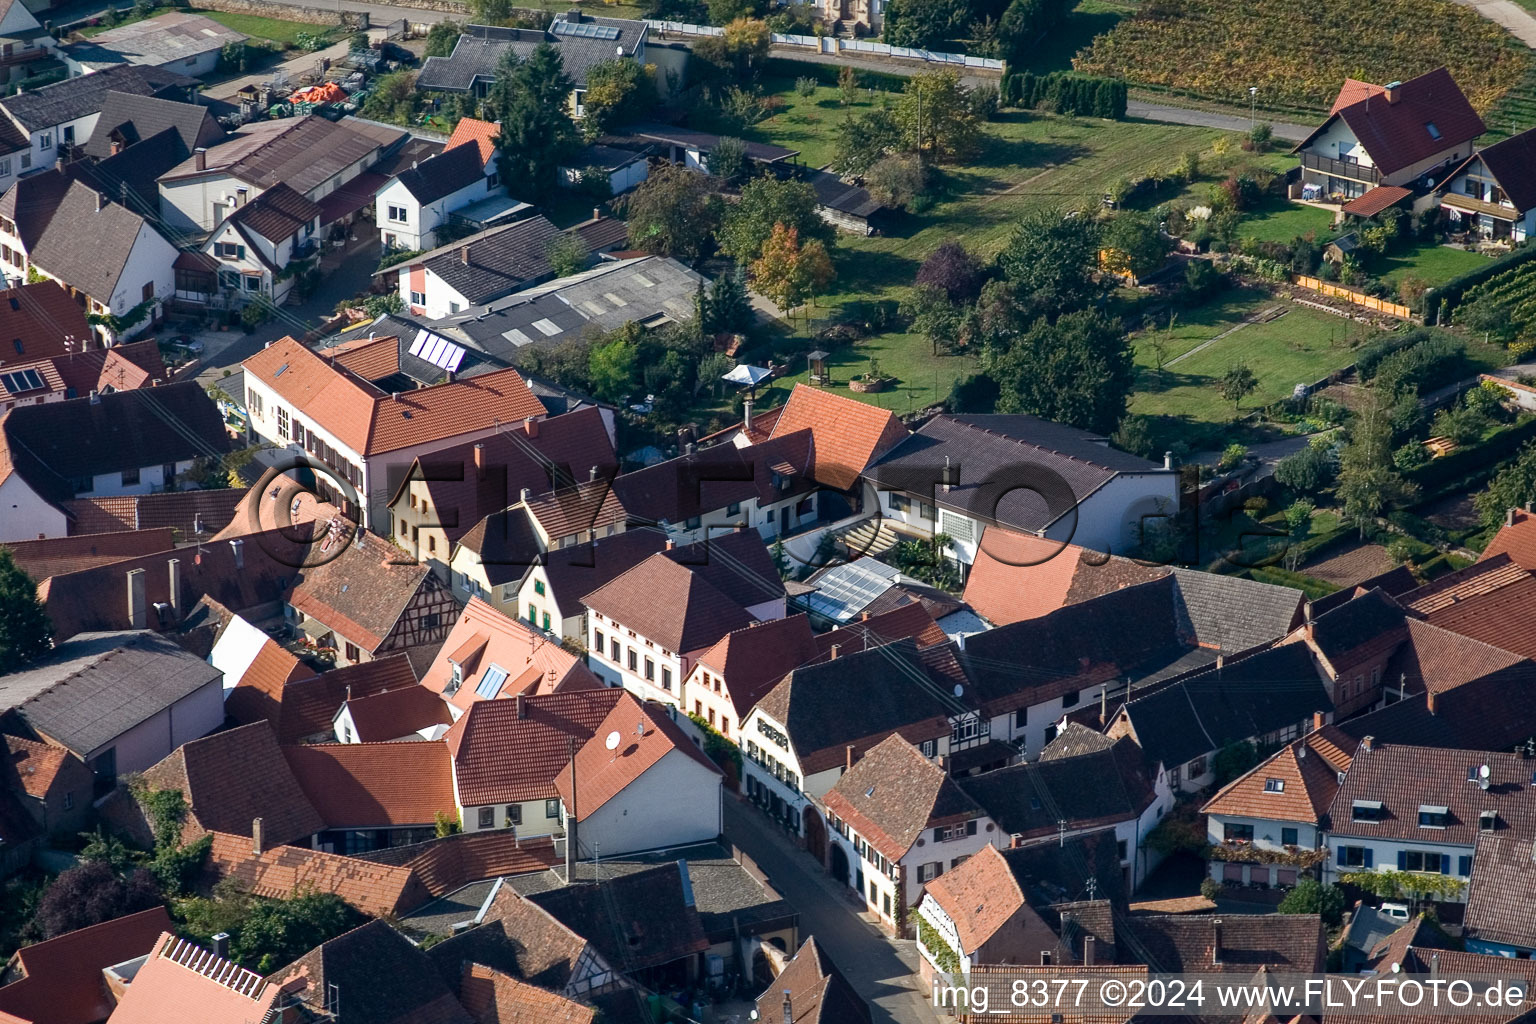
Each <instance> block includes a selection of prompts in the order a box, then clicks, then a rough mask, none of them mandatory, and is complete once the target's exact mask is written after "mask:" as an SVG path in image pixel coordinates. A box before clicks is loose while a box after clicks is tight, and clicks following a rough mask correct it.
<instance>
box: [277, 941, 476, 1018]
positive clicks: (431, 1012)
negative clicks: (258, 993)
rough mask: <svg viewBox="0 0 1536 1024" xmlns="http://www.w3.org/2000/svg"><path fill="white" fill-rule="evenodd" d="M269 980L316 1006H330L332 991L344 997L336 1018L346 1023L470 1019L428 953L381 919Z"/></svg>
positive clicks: (318, 947) (316, 949) (292, 964)
mask: <svg viewBox="0 0 1536 1024" xmlns="http://www.w3.org/2000/svg"><path fill="white" fill-rule="evenodd" d="M267 980H268V981H269V982H271V983H273V984H276V985H283V986H288V985H293V986H294V987H291V988H289V989H288V990H287V991H289V992H290V993H291V994H292V995H295V996H297V997H298V998H300V999H302V1000H304V1001H305V1002H306V1003H308V1004H310V1005H311V1006H314V1007H320V1008H325V1007H327V1006H328V1005H329V1003H328V999H329V998H330V996H329V993H330V992H331V991H332V990H334V991H335V992H336V993H337V995H338V996H339V997H340V999H341V1000H342V1002H341V1006H340V1007H339V1008H338V1009H339V1010H340V1013H339V1014H338V1020H346V1021H347V1022H348V1024H353V1022H356V1024H395V1022H399V1024H471V1022H472V1020H473V1018H471V1017H470V1016H469V1014H468V1013H467V1012H465V1010H464V1007H463V1006H461V1005H460V1004H459V1000H458V998H457V997H456V996H455V995H454V991H453V990H450V989H449V987H448V986H447V985H445V984H444V983H443V979H442V977H441V976H440V975H439V974H438V972H437V968H436V967H435V966H434V965H433V963H432V961H431V960H429V959H427V956H426V954H425V953H423V952H422V951H421V950H419V949H417V948H416V946H415V945H414V944H413V943H412V942H411V941H410V940H409V939H407V938H406V937H405V936H404V935H401V934H400V933H399V932H397V931H395V930H394V929H393V928H391V927H390V926H389V925H387V924H385V923H384V922H383V921H370V922H369V923H367V924H365V925H363V926H362V927H361V928H354V929H353V930H352V931H349V932H346V933H345V934H343V935H339V936H337V937H336V938H334V939H331V940H330V941H329V942H325V943H323V944H321V945H320V946H317V947H316V948H315V949H313V950H311V951H310V952H308V953H306V954H304V956H302V957H300V958H299V959H298V960H296V961H294V962H293V963H291V964H289V965H288V966H287V967H285V968H283V969H282V970H280V971H277V972H276V973H274V974H272V975H270V976H269V977H268V979H267ZM342 1014H344V1015H345V1016H344V1017H343V1016H342Z"/></svg>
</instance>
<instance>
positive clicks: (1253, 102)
mask: <svg viewBox="0 0 1536 1024" xmlns="http://www.w3.org/2000/svg"><path fill="white" fill-rule="evenodd" d="M1258 126H1259V87H1258V86H1256V85H1250V86H1249V87H1248V130H1249V131H1252V130H1253V129H1255V128H1257V127H1258Z"/></svg>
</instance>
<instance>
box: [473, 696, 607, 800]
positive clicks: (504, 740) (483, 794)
mask: <svg viewBox="0 0 1536 1024" xmlns="http://www.w3.org/2000/svg"><path fill="white" fill-rule="evenodd" d="M624 696H625V694H624V691H623V690H617V689H609V688H606V687H604V688H602V689H598V690H577V691H570V692H566V693H554V694H549V695H548V696H542V697H525V698H523V699H522V700H521V701H516V700H489V701H480V702H478V703H476V704H474V705H472V706H471V707H470V708H469V710H468V711H466V712H464V714H462V715H460V716H459V720H458V721H457V722H455V723H454V724H453V728H451V729H449V730H448V734H447V735H446V736H445V737H444V739H445V740H446V741H447V743H448V749H449V751H450V752H451V753H452V754H453V762H454V769H455V772H456V779H457V783H458V795H459V804H460V806H464V807H476V806H483V805H485V804H502V803H517V802H520V801H524V800H540V799H543V800H550V799H553V798H554V797H555V796H556V795H557V791H556V789H555V777H556V776H557V775H559V774H560V770H561V769H562V768H564V767H565V766H566V765H568V764H569V763H570V758H571V743H572V741H573V740H574V741H575V743H576V744H577V745H578V746H579V745H581V744H583V743H585V742H586V741H587V740H588V739H590V738H591V737H592V735H593V734H594V733H596V732H597V729H598V727H599V726H600V725H602V723H603V721H604V720H605V719H606V718H607V717H608V713H609V712H610V711H612V710H613V708H614V705H615V704H617V703H618V702H619V700H620V699H621V698H622V697H624ZM631 699H632V698H631ZM519 706H521V709H522V711H523V714H524V716H525V717H522V718H519V717H518V711H519ZM509 750H515V751H517V752H518V756H517V757H516V758H509V757H508V756H507V751H509Z"/></svg>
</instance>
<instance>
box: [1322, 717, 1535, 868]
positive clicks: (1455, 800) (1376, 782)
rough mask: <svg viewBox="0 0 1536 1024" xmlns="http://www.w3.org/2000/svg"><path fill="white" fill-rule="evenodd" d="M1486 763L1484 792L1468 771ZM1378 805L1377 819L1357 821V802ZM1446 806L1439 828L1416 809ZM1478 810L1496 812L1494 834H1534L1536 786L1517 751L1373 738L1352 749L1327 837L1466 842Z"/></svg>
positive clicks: (1475, 831)
mask: <svg viewBox="0 0 1536 1024" xmlns="http://www.w3.org/2000/svg"><path fill="white" fill-rule="evenodd" d="M1482 765H1487V766H1488V768H1489V771H1490V780H1491V784H1490V786H1489V788H1488V789H1487V790H1484V789H1483V788H1482V787H1481V786H1478V785H1475V784H1473V783H1471V782H1468V781H1467V774H1468V771H1469V770H1471V769H1477V768H1479V767H1480V766H1482ZM1361 801H1365V802H1372V803H1380V804H1381V805H1382V810H1381V820H1378V821H1362V820H1357V819H1356V818H1355V815H1354V810H1355V807H1356V805H1357V803H1358V802H1361ZM1425 806H1428V807H1444V808H1446V812H1447V813H1446V823H1445V827H1444V828H1426V827H1422V826H1420V824H1419V809H1420V808H1421V807H1425ZM1484 811H1493V812H1495V813H1496V815H1497V820H1496V827H1495V829H1494V832H1495V834H1500V835H1508V834H1511V833H1513V834H1518V835H1527V836H1528V835H1531V834H1533V833H1536V786H1532V785H1531V762H1530V761H1527V760H1525V759H1524V758H1523V757H1521V756H1520V755H1518V754H1504V753H1495V752H1492V751H1486V750H1446V749H1439V748H1434V747H1414V746H1407V745H1404V744H1396V743H1380V742H1376V741H1373V743H1372V745H1371V748H1369V749H1368V748H1367V747H1366V745H1365V743H1364V742H1362V743H1361V745H1360V747H1359V748H1358V749H1357V750H1356V751H1355V756H1354V760H1353V762H1351V764H1350V767H1349V772H1348V774H1346V775H1345V776H1344V781H1343V783H1342V784H1341V785H1340V786H1339V791H1338V793H1337V795H1335V796H1334V798H1333V804H1332V806H1331V807H1330V809H1329V818H1330V820H1331V824H1332V829H1331V831H1332V834H1333V835H1335V836H1340V835H1343V836H1362V837H1366V836H1368V837H1373V838H1382V839H1396V840H1403V841H1412V840H1415V839H1418V840H1425V841H1431V842H1435V843H1441V844H1445V843H1450V844H1458V845H1462V846H1471V845H1472V844H1473V843H1475V842H1476V841H1477V838H1478V835H1479V831H1480V825H1481V821H1480V816H1481V814H1482V812H1484Z"/></svg>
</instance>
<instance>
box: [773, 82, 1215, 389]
mask: <svg viewBox="0 0 1536 1024" xmlns="http://www.w3.org/2000/svg"><path fill="white" fill-rule="evenodd" d="M776 84H781V83H776ZM779 95H781V96H783V98H784V107H783V108H782V109H781V110H780V111H779V112H778V113H776V114H775V115H774V116H773V117H770V118H768V119H766V120H764V121H762V122H760V123H759V124H757V125H754V126H753V128H752V130H751V131H750V132H748V133H747V134H748V136H749V137H751V138H754V139H758V140H760V141H765V142H773V143H775V144H777V145H781V146H789V147H791V148H794V149H799V150H800V151H801V154H802V157H801V162H802V163H805V164H807V165H810V166H816V165H817V164H818V162H821V163H824V162H826V160H830V159H831V152H832V147H833V145H834V144H835V135H834V134H833V133H834V132H835V130H836V125H837V123H838V122H839V121H840V120H841V118H842V117H844V116H846V115H845V114H844V112H843V110H842V108H840V107H838V106H837V102H836V90H832V89H818V90H817V91H816V93H815V94H814V95H813V96H811V97H810V98H808V99H807V98H803V97H800V96H799V95H797V94H795V93H794V91H793V89H792V88H791V89H789V90H788V94H787V95H786V94H784V93H780V94H779ZM868 102H871V101H868V100H866V101H862V102H861V106H862V105H864V104H865V103H868ZM855 109H857V108H855ZM985 132H986V136H987V142H986V145H985V146H984V147H983V151H982V152H981V153H980V154H979V155H978V156H977V157H975V158H973V159H971V160H969V161H967V162H966V163H965V164H963V165H960V166H946V167H945V168H943V176H944V185H943V188H942V194H941V196H940V198H939V200H938V202H936V203H935V204H934V205H933V207H932V208H930V209H929V210H927V211H926V212H924V213H921V214H916V215H907V216H903V217H902V218H900V220H899V222H898V223H897V224H896V225H894V226H893V229H892V231H891V233H890V234H887V235H883V236H877V237H870V238H861V237H857V236H853V235H848V234H841V235H839V236H838V240H837V245H836V246H835V247H834V250H833V254H832V259H833V265H834V267H835V269H836V272H837V278H836V280H835V281H834V282H833V284H832V286H831V289H830V291H829V294H827V295H824V296H820V297H818V299H817V300H816V306H815V308H814V309H813V310H812V313H813V315H814V316H815V317H817V318H824V317H828V316H832V315H838V314H840V313H842V314H847V315H850V316H851V315H854V313H855V311H856V310H857V309H859V308H860V307H861V306H862V305H863V304H867V303H868V302H871V301H879V300H894V301H900V300H901V299H903V298H904V297H906V296H907V295H908V294H909V292H910V291H911V288H912V282H913V279H914V277H915V276H916V274H917V270H918V268H919V267H920V266H921V265H922V261H923V259H924V258H925V257H926V256H927V255H928V254H929V253H930V252H932V251H933V250H934V249H935V248H937V247H938V246H939V245H940V244H941V243H943V242H946V241H958V242H960V243H962V244H963V245H965V246H966V247H967V248H968V249H970V250H972V251H973V252H975V253H977V254H978V255H979V256H981V257H982V258H983V259H990V258H991V257H992V256H994V255H995V254H996V253H997V252H998V251H999V250H1000V249H1002V248H1003V246H1004V245H1005V244H1007V241H1008V238H1009V236H1010V234H1011V233H1012V232H1013V229H1014V226H1015V225H1016V224H1017V223H1018V221H1019V218H1020V217H1022V216H1023V215H1024V214H1025V213H1028V212H1030V211H1033V210H1038V209H1060V210H1066V209H1073V208H1081V207H1085V206H1093V205H1096V204H1097V203H1098V202H1099V201H1100V200H1101V199H1102V197H1103V194H1104V192H1105V191H1106V190H1107V189H1108V188H1109V186H1110V185H1111V184H1112V183H1114V182H1116V181H1118V180H1119V179H1122V178H1130V177H1135V176H1137V175H1139V174H1145V173H1147V172H1149V171H1153V170H1157V169H1162V168H1165V167H1167V166H1169V165H1170V164H1171V163H1172V162H1173V161H1174V160H1176V159H1177V157H1178V154H1180V153H1182V152H1184V151H1185V150H1190V149H1195V150H1201V149H1206V148H1208V147H1209V146H1210V144H1211V142H1212V141H1213V140H1214V139H1215V138H1216V137H1217V136H1218V135H1220V134H1222V133H1221V132H1219V131H1217V130H1216V129H1212V128H1194V127H1186V126H1182V125H1164V124H1149V123H1141V122H1133V121H1125V122H1114V121H1101V120H1096V119H1082V118H1060V117H1056V116H1054V115H1049V114H1032V113H1022V112H1015V111H1009V112H1005V113H1004V114H1002V115H1000V118H999V120H997V121H994V122H991V123H989V124H987V125H986V126H985ZM812 154H815V156H814V157H813V156H812ZM823 155H824V157H825V159H822V157H823ZM801 324H803V321H797V328H796V329H797V335H796V337H795V338H794V339H789V340H786V341H785V342H784V343H782V344H781V345H779V346H778V348H779V350H780V351H781V352H791V353H794V352H805V351H809V350H810V349H811V348H813V347H814V346H813V344H812V343H811V341H810V339H809V338H808V337H806V336H805V334H804V330H803V327H802V326H799V325H801ZM870 356H874V357H876V358H878V359H879V361H880V369H881V371H882V372H884V373H889V374H893V375H895V376H896V377H898V378H899V380H900V384H899V386H898V388H897V389H896V390H894V391H891V392H886V393H884V394H877V395H858V396H853V397H857V398H861V399H863V400H865V401H869V402H874V403H877V404H880V405H882V406H884V407H885V408H889V409H893V410H897V411H901V412H905V411H907V409H908V408H914V409H920V408H923V407H924V406H925V405H928V404H931V403H932V402H934V401H937V400H939V399H942V398H944V397H946V396H947V395H948V394H949V390H950V387H951V386H952V384H953V383H954V381H955V380H956V379H957V378H958V377H962V376H965V375H968V374H970V373H972V372H974V368H975V367H974V357H972V356H968V355H964V354H961V355H940V356H937V357H935V356H934V355H933V352H932V347H931V345H930V344H929V342H928V340H927V339H926V338H924V337H922V336H920V335H913V334H905V333H888V334H884V335H880V336H877V337H875V338H871V339H867V340H866V341H863V342H861V343H860V344H859V345H858V346H857V347H856V348H850V347H846V346H845V347H842V348H839V349H838V350H837V351H836V352H835V353H834V358H833V359H832V360H830V365H831V366H832V367H833V368H834V373H835V376H836V379H837V380H838V381H840V382H845V381H846V380H847V378H848V377H849V376H850V375H852V374H854V373H862V372H864V371H865V370H867V369H868V368H869V358H870ZM790 365H791V366H792V367H794V368H795V369H796V370H797V371H798V373H797V374H796V376H794V377H789V378H784V379H781V381H780V383H779V384H777V385H775V387H776V389H780V390H787V388H788V387H789V386H791V385H792V384H793V383H794V381H795V380H797V379H798V380H804V379H805V377H806V368H805V362H804V360H803V358H799V359H796V358H791V359H790ZM842 393H845V394H847V393H848V392H846V391H843V392H842Z"/></svg>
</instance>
